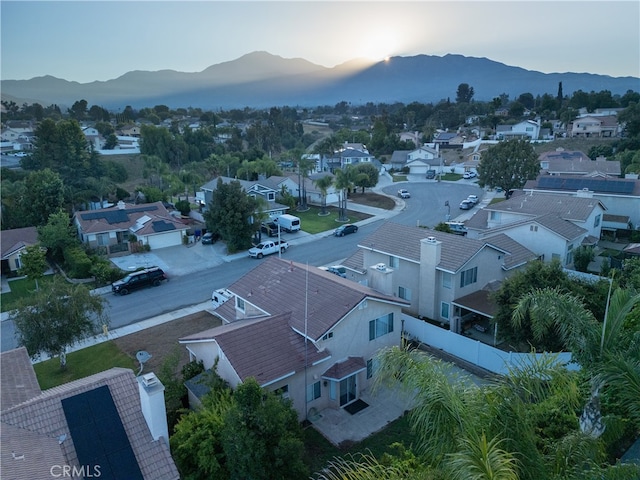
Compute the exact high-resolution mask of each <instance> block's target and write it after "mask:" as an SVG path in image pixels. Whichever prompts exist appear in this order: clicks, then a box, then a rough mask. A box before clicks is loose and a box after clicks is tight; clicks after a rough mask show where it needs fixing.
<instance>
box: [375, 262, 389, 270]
mask: <svg viewBox="0 0 640 480" xmlns="http://www.w3.org/2000/svg"><path fill="white" fill-rule="evenodd" d="M386 269H387V266H386V265H385V264H384V263H378V264H376V270H380V271H381V272H384V271H385V270H386Z"/></svg>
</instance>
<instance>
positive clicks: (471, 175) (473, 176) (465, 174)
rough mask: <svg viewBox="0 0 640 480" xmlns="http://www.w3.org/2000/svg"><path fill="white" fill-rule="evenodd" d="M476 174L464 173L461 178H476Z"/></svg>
mask: <svg viewBox="0 0 640 480" xmlns="http://www.w3.org/2000/svg"><path fill="white" fill-rule="evenodd" d="M476 176H477V175H476V172H464V173H463V174H462V178H476Z"/></svg>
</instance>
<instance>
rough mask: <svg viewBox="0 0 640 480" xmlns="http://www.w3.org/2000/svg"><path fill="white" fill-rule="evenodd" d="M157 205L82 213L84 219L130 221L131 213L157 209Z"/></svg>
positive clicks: (116, 221) (114, 221)
mask: <svg viewBox="0 0 640 480" xmlns="http://www.w3.org/2000/svg"><path fill="white" fill-rule="evenodd" d="M157 209H158V206H157V205H147V206H146V207H136V208H127V209H126V210H120V209H119V208H118V209H115V210H101V211H100V210H96V211H94V212H85V213H82V214H80V217H82V219H83V220H101V219H105V220H106V221H107V223H109V225H112V224H114V223H123V222H128V221H129V214H130V213H138V212H151V211H153V210H157Z"/></svg>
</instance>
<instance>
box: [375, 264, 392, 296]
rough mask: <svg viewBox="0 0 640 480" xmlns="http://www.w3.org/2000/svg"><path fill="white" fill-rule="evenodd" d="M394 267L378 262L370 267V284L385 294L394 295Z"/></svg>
mask: <svg viewBox="0 0 640 480" xmlns="http://www.w3.org/2000/svg"><path fill="white" fill-rule="evenodd" d="M392 273H393V269H391V268H389V267H387V266H386V265H385V264H384V263H377V264H375V265H373V266H371V267H369V279H370V281H369V285H370V286H371V288H373V289H374V290H377V291H378V292H380V293H383V294H385V295H393V275H392Z"/></svg>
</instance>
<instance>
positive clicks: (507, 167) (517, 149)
mask: <svg viewBox="0 0 640 480" xmlns="http://www.w3.org/2000/svg"><path fill="white" fill-rule="evenodd" d="M539 173H540V163H539V162H538V155H536V152H535V150H534V149H533V146H532V145H531V143H529V142H528V141H527V140H506V141H503V142H500V143H498V144H497V145H493V146H491V147H489V149H488V150H487V151H486V152H485V153H484V154H483V155H482V159H481V160H480V164H479V165H478V184H479V185H480V186H481V187H490V188H494V187H501V188H502V189H503V190H504V192H505V194H507V195H508V192H509V191H510V190H512V189H515V188H522V187H523V186H524V184H525V182H526V181H527V180H533V179H535V178H536V177H537V176H538V174H539Z"/></svg>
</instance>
